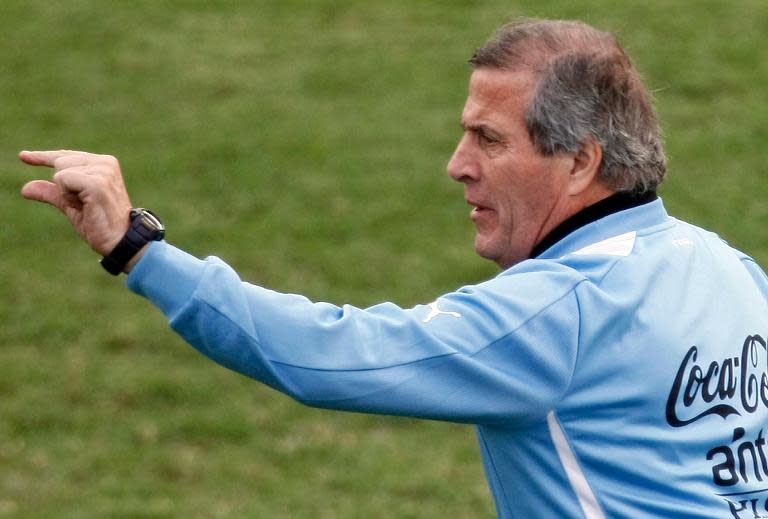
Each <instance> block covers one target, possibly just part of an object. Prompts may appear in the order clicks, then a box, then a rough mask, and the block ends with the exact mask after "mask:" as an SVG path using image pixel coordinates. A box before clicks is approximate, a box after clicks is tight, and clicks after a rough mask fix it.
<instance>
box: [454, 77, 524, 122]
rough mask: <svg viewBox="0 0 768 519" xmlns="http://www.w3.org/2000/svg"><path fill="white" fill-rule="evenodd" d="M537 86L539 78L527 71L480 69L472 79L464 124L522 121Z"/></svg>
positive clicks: (470, 80) (463, 115) (465, 108)
mask: <svg viewBox="0 0 768 519" xmlns="http://www.w3.org/2000/svg"><path fill="white" fill-rule="evenodd" d="M536 85H537V77H536V75H535V74H534V73H533V72H532V71H530V70H527V69H520V70H502V69H494V68H484V67H483V68H477V69H475V70H474V71H473V72H472V76H471V77H470V79H469V97H468V98H467V103H466V105H465V106H464V112H463V114H462V121H463V122H470V121H471V122H475V121H476V120H485V119H493V120H498V122H503V121H505V120H506V121H509V120H510V119H513V120H515V121H522V120H523V119H524V115H525V111H526V110H527V108H528V106H529V105H530V103H531V100H532V99H533V96H534V94H535V92H536Z"/></svg>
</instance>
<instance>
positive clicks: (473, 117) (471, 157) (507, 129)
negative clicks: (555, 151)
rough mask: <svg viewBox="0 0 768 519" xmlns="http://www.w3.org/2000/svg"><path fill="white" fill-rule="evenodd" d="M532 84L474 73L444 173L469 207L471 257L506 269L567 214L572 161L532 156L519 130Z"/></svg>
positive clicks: (521, 77) (512, 75)
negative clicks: (460, 190)
mask: <svg viewBox="0 0 768 519" xmlns="http://www.w3.org/2000/svg"><path fill="white" fill-rule="evenodd" d="M534 87H535V79H534V77H533V75H532V74H531V73H530V72H529V71H526V70H522V71H506V70H495V69H484V68H480V69H476V70H475V71H474V72H473V73H472V77H471V78H470V83H469V98H468V99H467V102H466V105H465V106H464V112H463V114H462V116H461V126H462V128H463V129H464V135H463V137H462V138H461V141H459V144H458V146H457V147H456V151H455V152H454V154H453V157H452V158H451V161H450V162H449V163H448V173H449V174H450V176H451V177H452V178H453V179H454V180H456V181H457V182H461V183H462V184H464V196H465V198H466V200H467V202H468V203H469V204H470V205H472V206H473V207H474V209H472V212H471V214H470V217H471V218H472V220H473V221H474V223H475V226H476V228H477V235H476V237H475V251H477V253H478V254H479V255H480V256H482V257H484V258H487V259H490V260H493V261H495V262H496V263H498V264H499V265H500V266H501V267H503V268H507V267H510V266H512V265H514V264H515V263H518V262H520V261H522V260H524V259H527V258H528V257H529V256H530V253H531V251H532V250H533V247H534V246H535V245H536V244H537V243H538V242H539V241H540V240H541V239H542V238H544V236H546V234H547V233H548V232H549V231H551V230H552V229H554V228H555V227H556V226H557V225H558V224H560V223H561V222H562V221H563V220H565V218H567V217H568V216H570V215H569V214H567V208H568V177H569V172H570V171H571V167H572V165H573V157H571V156H568V155H555V156H551V157H547V156H544V155H541V154H539V152H538V151H536V149H535V147H534V145H533V143H532V142H531V139H530V137H529V135H528V131H527V130H526V128H525V116H524V114H525V110H526V109H527V107H528V105H529V103H530V101H531V99H532V97H533V93H534Z"/></svg>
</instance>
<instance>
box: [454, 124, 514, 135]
mask: <svg viewBox="0 0 768 519" xmlns="http://www.w3.org/2000/svg"><path fill="white" fill-rule="evenodd" d="M459 125H460V126H461V128H462V129H463V130H464V131H465V132H476V133H479V132H482V133H485V134H486V135H489V136H491V137H494V138H497V139H502V138H503V137H504V136H503V135H502V134H501V133H499V132H498V131H496V130H494V129H493V128H491V127H490V126H488V125H487V124H483V123H478V124H469V123H466V122H464V121H460V122H459Z"/></svg>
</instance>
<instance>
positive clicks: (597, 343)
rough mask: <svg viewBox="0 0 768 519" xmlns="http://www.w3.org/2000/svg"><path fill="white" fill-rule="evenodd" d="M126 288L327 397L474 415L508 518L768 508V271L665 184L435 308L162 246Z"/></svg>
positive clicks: (276, 378) (237, 354)
mask: <svg viewBox="0 0 768 519" xmlns="http://www.w3.org/2000/svg"><path fill="white" fill-rule="evenodd" d="M128 285H129V287H130V288H131V289H132V290H134V291H135V292H137V293H138V294H141V295H143V296H145V297H147V298H148V299H150V300H151V301H152V302H154V303H155V304H156V305H157V306H158V307H160V309H161V310H162V311H163V312H164V313H165V314H166V315H167V316H168V318H169V319H170V323H171V326H172V327H173V329H174V330H176V331H177V332H178V333H179V334H180V335H181V336H182V337H183V338H184V339H185V340H187V341H188V342H189V343H190V344H192V345H193V346H194V347H195V348H197V349H198V350H200V351H201V352H202V353H203V354H205V355H207V356H208V357H210V358H211V359H213V360H214V361H216V362H218V363H220V364H222V365H224V366H226V367H228V368H230V369H233V370H235V371H238V372H240V373H243V374H245V375H248V376H250V377H253V378H255V379H257V380H260V381H262V382H263V383H265V384H268V385H269V386H271V387H273V388H275V389H277V390H279V391H282V392H284V393H287V394H289V395H291V396H292V397H294V398H296V399H297V400H299V401H301V402H304V403H306V404H308V405H311V406H317V407H327V408H331V409H343V410H350V411H362V412H367V413H384V414H391V415H405V416H413V417H421V418H430V419H437V420H449V421H456V422H465V423H472V424H476V425H477V431H478V437H479V440H480V444H481V449H482V453H483V461H484V465H485V469H486V473H487V476H488V480H489V482H490V485H491V488H492V491H493V495H494V498H495V501H496V506H497V510H498V514H499V516H500V517H502V518H508V517H516V518H538V517H541V518H547V519H549V518H589V519H592V518H603V517H616V518H628V519H642V518H696V519H701V518H708V517H712V518H715V517H717V518H722V517H735V518H745V519H746V518H753V517H759V516H760V515H761V514H763V515H766V516H768V503H766V499H767V498H768V459H767V457H768V448H767V447H766V445H765V439H764V437H765V436H766V434H768V433H767V432H766V429H768V350H767V347H766V340H768V299H767V296H768V282H767V281H766V276H765V274H764V273H763V272H762V270H761V269H760V268H759V267H758V266H757V265H756V264H755V263H754V261H753V260H751V259H750V258H748V257H747V256H745V255H743V254H741V253H740V252H738V251H736V250H734V249H732V248H730V247H729V246H728V245H727V244H725V243H724V242H723V241H721V240H720V239H719V238H718V237H717V236H716V235H714V234H712V233H709V232H707V231H704V230H702V229H699V228H697V227H694V226H692V225H689V224H687V223H684V222H681V221H679V220H676V219H674V218H671V217H670V216H668V215H667V213H666V211H665V209H664V206H663V204H662V202H661V200H660V199H657V200H655V201H653V202H651V203H648V204H645V205H641V206H638V207H634V208H631V209H626V210H623V211H620V212H617V213H614V214H610V215H608V216H605V217H603V218H601V219H599V220H597V221H595V222H593V223H590V224H588V225H585V226H583V227H581V228H579V229H577V230H575V231H574V232H572V233H571V234H569V235H567V236H566V237H565V238H563V239H561V240H560V241H559V242H557V243H556V244H554V245H553V246H552V247H550V248H549V249H548V250H546V251H544V252H543V253H542V254H541V255H539V256H538V257H537V258H536V259H531V260H527V261H524V262H522V263H520V264H518V265H516V266H514V267H512V268H510V269H508V270H506V271H504V272H502V273H501V274H499V275H498V276H497V277H495V278H493V279H490V280H488V281H486V282H484V283H481V284H478V285H475V286H467V287H463V288H461V289H459V290H456V291H455V292H452V293H449V294H445V295H443V296H441V297H439V298H437V300H436V301H435V302H433V303H432V304H430V305H418V306H416V307H414V308H409V309H403V308H399V307H397V306H396V305H394V304H392V303H383V304H380V305H376V306H373V307H371V308H367V309H360V308H355V307H352V306H341V307H339V306H335V305H332V304H328V303H313V302H311V301H309V300H307V299H306V298H304V297H302V296H299V295H289V294H281V293H277V292H274V291H270V290H268V289H265V288H262V287H259V286H254V285H250V284H247V283H244V282H242V281H241V280H240V279H239V278H238V276H237V274H236V273H235V272H234V271H233V270H232V269H231V268H230V267H228V266H227V265H226V264H225V263H223V262H222V261H221V260H219V259H217V258H208V259H206V260H199V259H197V258H194V257H192V256H190V255H188V254H186V253H184V252H182V251H180V250H179V249H177V248H174V247H173V246H171V245H169V244H167V243H164V242H157V243H154V244H153V245H152V246H151V247H150V248H149V250H148V252H147V253H146V254H145V256H144V257H143V258H142V259H141V261H140V262H139V263H138V265H137V266H136V268H135V269H134V270H133V271H132V272H131V274H130V276H129V278H128Z"/></svg>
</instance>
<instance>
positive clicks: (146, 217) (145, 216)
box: [141, 211, 165, 231]
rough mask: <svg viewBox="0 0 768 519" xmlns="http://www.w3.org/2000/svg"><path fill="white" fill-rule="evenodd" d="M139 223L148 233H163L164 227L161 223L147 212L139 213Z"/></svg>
mask: <svg viewBox="0 0 768 519" xmlns="http://www.w3.org/2000/svg"><path fill="white" fill-rule="evenodd" d="M141 223H142V225H144V227H146V228H147V229H149V230H150V231H163V230H165V227H164V226H163V224H162V222H161V221H160V220H158V219H157V217H156V216H155V215H153V214H152V213H150V212H148V211H144V212H143V213H141Z"/></svg>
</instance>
